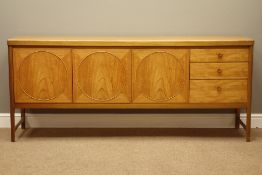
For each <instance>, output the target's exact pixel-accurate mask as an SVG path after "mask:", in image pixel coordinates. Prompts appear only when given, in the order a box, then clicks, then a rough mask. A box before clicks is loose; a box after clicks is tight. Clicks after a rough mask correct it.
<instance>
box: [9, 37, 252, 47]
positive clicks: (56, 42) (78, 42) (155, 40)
mask: <svg viewBox="0 0 262 175" xmlns="http://www.w3.org/2000/svg"><path fill="white" fill-rule="evenodd" d="M7 44H8V45H9V46H251V45H253V44H254V40H253V39H251V38H246V37H238V36H187V37H182V36H162V37H160V36H159V37H80V36H79V37H68V36H66V37H62V36H57V37H55V36H29V37H15V38H10V39H8V41H7Z"/></svg>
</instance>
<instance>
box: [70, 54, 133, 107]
mask: <svg viewBox="0 0 262 175" xmlns="http://www.w3.org/2000/svg"><path fill="white" fill-rule="evenodd" d="M73 56H74V59H73V60H74V61H73V65H74V66H73V72H74V75H73V76H74V83H73V86H74V87H73V89H74V102H75V103H129V102H130V99H131V51H130V50H128V49H74V50H73Z"/></svg>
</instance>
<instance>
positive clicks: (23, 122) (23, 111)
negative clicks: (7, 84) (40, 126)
mask: <svg viewBox="0 0 262 175" xmlns="http://www.w3.org/2000/svg"><path fill="white" fill-rule="evenodd" d="M25 119H26V118H25V109H21V120H22V123H21V127H22V129H25Z"/></svg>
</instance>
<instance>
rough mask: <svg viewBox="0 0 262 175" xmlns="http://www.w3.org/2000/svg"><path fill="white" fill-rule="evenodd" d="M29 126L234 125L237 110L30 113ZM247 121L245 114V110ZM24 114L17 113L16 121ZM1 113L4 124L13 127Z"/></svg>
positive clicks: (258, 118)
mask: <svg viewBox="0 0 262 175" xmlns="http://www.w3.org/2000/svg"><path fill="white" fill-rule="evenodd" d="M26 116H27V119H26V127H27V128H233V127H234V114H221V113H220V114H32V113H27V114H26ZM241 119H242V120H243V122H245V114H241ZM19 120H20V114H19V113H17V114H16V122H18V121H19ZM9 127H10V119H9V113H0V128H9ZM252 128H262V114H252Z"/></svg>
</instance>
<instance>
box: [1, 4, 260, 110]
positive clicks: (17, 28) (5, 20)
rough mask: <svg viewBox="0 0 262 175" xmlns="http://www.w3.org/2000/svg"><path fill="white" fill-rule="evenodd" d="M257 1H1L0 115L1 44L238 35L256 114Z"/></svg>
mask: <svg viewBox="0 0 262 175" xmlns="http://www.w3.org/2000/svg"><path fill="white" fill-rule="evenodd" d="M261 7H262V1H261V0H216V1H215V0H92V1H91V0H57V1H54V0H44V1H37V0H1V1H0V113H5V112H9V87H8V59H7V45H6V40H7V39H8V38H10V37H14V36H21V35H23V36H25V35H70V36H71V35H73V36H90V35H92V36H163V35H165V36H173V35H183V36H192V35H241V36H248V37H251V38H253V39H254V40H255V50H254V71H253V74H254V79H253V112H255V113H262V108H261V106H262V94H261V93H260V90H261V89H262V82H261V77H260V75H261V74H262V10H261Z"/></svg>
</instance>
